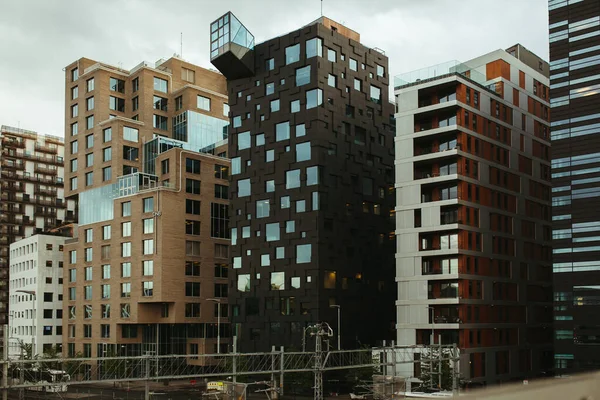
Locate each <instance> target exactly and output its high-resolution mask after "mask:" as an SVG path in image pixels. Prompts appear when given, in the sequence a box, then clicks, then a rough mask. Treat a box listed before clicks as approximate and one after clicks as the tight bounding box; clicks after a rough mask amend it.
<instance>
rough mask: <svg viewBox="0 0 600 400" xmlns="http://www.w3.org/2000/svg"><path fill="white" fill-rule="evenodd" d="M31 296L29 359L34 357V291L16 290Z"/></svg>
mask: <svg viewBox="0 0 600 400" xmlns="http://www.w3.org/2000/svg"><path fill="white" fill-rule="evenodd" d="M16 293H25V294H28V295H30V296H31V359H32V360H33V357H34V356H35V290H17V291H16Z"/></svg>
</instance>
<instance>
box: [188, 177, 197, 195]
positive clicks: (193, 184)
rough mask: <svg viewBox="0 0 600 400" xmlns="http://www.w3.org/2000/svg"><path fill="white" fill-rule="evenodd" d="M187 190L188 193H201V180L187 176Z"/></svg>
mask: <svg viewBox="0 0 600 400" xmlns="http://www.w3.org/2000/svg"><path fill="white" fill-rule="evenodd" d="M185 191H186V193H192V194H200V181H198V180H196V179H188V178H186V180H185Z"/></svg>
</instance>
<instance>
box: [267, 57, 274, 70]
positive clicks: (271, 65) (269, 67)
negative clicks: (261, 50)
mask: <svg viewBox="0 0 600 400" xmlns="http://www.w3.org/2000/svg"><path fill="white" fill-rule="evenodd" d="M266 68H267V71H272V70H274V69H275V59H274V58H269V59H268V60H267V62H266Z"/></svg>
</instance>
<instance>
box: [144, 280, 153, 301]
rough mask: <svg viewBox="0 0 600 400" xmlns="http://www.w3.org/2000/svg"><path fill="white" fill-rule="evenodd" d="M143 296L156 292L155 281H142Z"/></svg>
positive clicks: (149, 295)
mask: <svg viewBox="0 0 600 400" xmlns="http://www.w3.org/2000/svg"><path fill="white" fill-rule="evenodd" d="M142 285H143V286H142V296H144V297H151V296H152V295H153V294H154V282H152V281H150V282H142Z"/></svg>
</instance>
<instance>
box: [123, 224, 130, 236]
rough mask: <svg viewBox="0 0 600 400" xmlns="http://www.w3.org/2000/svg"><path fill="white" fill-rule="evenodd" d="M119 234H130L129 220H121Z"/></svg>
mask: <svg viewBox="0 0 600 400" xmlns="http://www.w3.org/2000/svg"><path fill="white" fill-rule="evenodd" d="M121 236H122V237H129V236H131V222H121Z"/></svg>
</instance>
